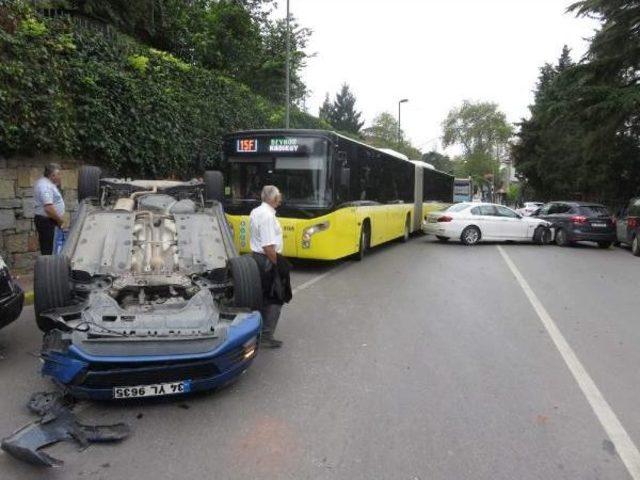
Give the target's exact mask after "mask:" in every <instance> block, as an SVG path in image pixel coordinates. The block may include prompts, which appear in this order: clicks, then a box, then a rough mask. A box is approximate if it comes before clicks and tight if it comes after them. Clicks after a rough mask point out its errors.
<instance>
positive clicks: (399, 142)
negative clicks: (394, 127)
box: [398, 98, 409, 146]
mask: <svg viewBox="0 0 640 480" xmlns="http://www.w3.org/2000/svg"><path fill="white" fill-rule="evenodd" d="M408 101H409V99H408V98H403V99H402V100H400V101H399V102H398V146H400V144H401V143H402V136H401V134H402V130H401V129H400V113H401V111H400V107H401V106H402V104H403V103H407V102H408Z"/></svg>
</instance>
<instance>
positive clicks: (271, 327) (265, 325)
mask: <svg viewBox="0 0 640 480" xmlns="http://www.w3.org/2000/svg"><path fill="white" fill-rule="evenodd" d="M261 198H262V204H261V205H260V206H259V207H256V208H254V209H253V210H252V211H251V214H250V215H249V230H250V235H251V236H250V239H249V244H250V246H251V251H252V252H253V255H254V258H256V261H257V263H258V266H259V267H260V270H261V274H262V275H264V274H265V271H266V272H267V273H268V272H269V271H270V270H273V271H275V269H276V268H277V267H276V266H277V264H278V254H279V253H282V227H281V226H280V222H278V219H277V218H276V208H278V207H279V206H280V203H281V202H282V195H281V194H280V190H278V188H277V187H275V186H273V185H266V186H264V187H263V188H262V193H261ZM263 288H264V285H263ZM265 290H266V291H268V288H267V289H265ZM266 291H265V299H264V306H263V307H262V309H261V310H260V313H261V314H262V340H261V346H263V347H267V348H280V347H281V346H282V342H281V341H280V340H276V339H275V338H273V333H274V332H275V329H276V326H277V325H278V320H279V318H280V312H281V310H282V304H279V303H274V302H273V300H272V299H270V298H268V295H267V294H266Z"/></svg>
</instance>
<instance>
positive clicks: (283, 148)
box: [269, 138, 300, 152]
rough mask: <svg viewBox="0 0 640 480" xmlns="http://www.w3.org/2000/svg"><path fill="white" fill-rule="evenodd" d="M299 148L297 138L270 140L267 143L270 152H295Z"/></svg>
mask: <svg viewBox="0 0 640 480" xmlns="http://www.w3.org/2000/svg"><path fill="white" fill-rule="evenodd" d="M299 148H300V145H298V139H297V138H272V139H271V143H269V151H270V152H297V151H298V149H299Z"/></svg>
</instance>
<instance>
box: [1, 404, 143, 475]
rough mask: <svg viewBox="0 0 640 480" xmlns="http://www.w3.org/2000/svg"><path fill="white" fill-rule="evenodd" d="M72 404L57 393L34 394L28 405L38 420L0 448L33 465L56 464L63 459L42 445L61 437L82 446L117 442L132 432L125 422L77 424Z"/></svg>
mask: <svg viewBox="0 0 640 480" xmlns="http://www.w3.org/2000/svg"><path fill="white" fill-rule="evenodd" d="M72 407H73V403H72V402H71V401H69V400H68V399H66V398H64V396H63V395H62V394H61V393H60V392H53V393H36V394H34V395H33V396H32V397H31V399H30V400H29V403H28V408H29V410H30V411H31V412H33V413H35V414H36V415H38V416H40V419H39V420H37V421H35V422H33V423H31V424H29V425H27V426H25V427H23V428H21V429H20V430H18V431H16V432H15V433H13V434H12V435H11V436H9V437H7V438H5V439H4V440H2V444H1V445H0V447H1V448H2V450H4V451H5V452H7V453H8V454H10V455H11V456H13V457H15V458H17V459H19V460H22V461H24V462H27V463H30V464H32V465H37V466H41V467H59V466H62V465H63V464H64V462H63V461H62V460H59V459H57V458H54V457H52V456H51V455H49V454H47V453H46V452H44V451H43V450H42V449H43V448H44V447H47V446H49V445H52V444H54V443H57V442H60V441H63V440H75V441H76V442H77V443H78V444H79V445H80V448H81V449H84V448H87V447H88V446H89V444H91V443H105V442H119V441H121V440H124V439H125V438H127V437H128V436H129V434H130V433H131V430H130V429H129V427H128V426H127V425H126V424H124V423H116V424H113V425H85V424H83V423H80V422H79V421H78V419H77V418H76V416H75V414H74V413H73V412H72Z"/></svg>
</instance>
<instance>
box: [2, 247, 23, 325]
mask: <svg viewBox="0 0 640 480" xmlns="http://www.w3.org/2000/svg"><path fill="white" fill-rule="evenodd" d="M23 304H24V292H23V291H22V288H20V285H18V284H17V283H16V282H15V280H14V279H13V278H12V277H11V274H10V273H9V269H8V268H7V267H6V266H5V264H4V262H3V261H2V258H0V328H3V327H6V326H7V325H9V324H10V323H11V322H13V321H14V320H16V319H17V318H18V317H19V316H20V313H22V306H23Z"/></svg>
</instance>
